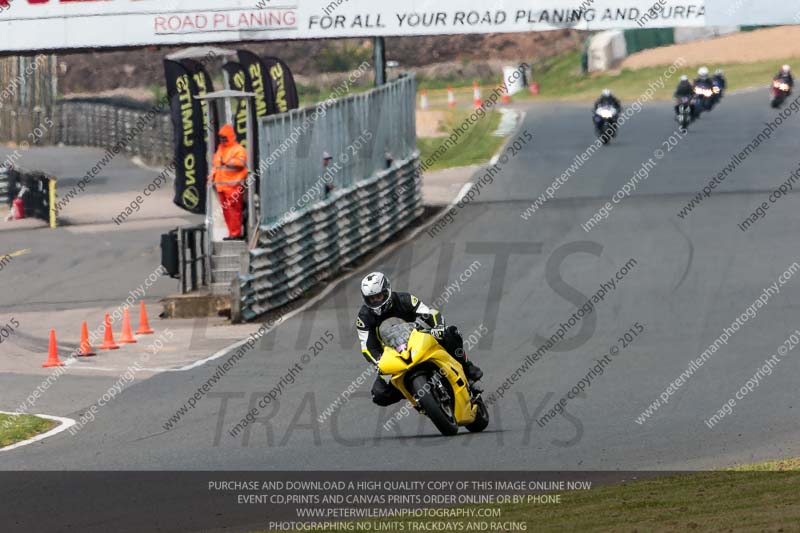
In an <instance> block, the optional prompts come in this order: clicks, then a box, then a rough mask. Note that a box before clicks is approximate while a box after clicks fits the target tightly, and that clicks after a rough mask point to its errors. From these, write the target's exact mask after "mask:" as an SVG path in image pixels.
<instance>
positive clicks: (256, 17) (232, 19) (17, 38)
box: [0, 0, 767, 51]
mask: <svg viewBox="0 0 800 533" xmlns="http://www.w3.org/2000/svg"><path fill="white" fill-rule="evenodd" d="M705 2H706V0H655V1H654V0H494V1H492V2H486V1H485V0H403V1H402V2H386V1H385V0H381V1H377V0H0V36H1V37H0V39H2V41H0V42H2V44H1V45H0V49H2V50H3V51H23V50H24V51H28V50H58V49H65V48H100V47H122V46H137V45H150V44H194V43H209V42H217V43H224V42H238V41H243V40H276V39H311V38H333V37H368V36H378V35H380V36H387V37H388V36H408V35H442V34H464V33H510V32H527V31H543V30H552V29H557V28H576V29H581V30H599V29H612V28H639V27H648V28H652V27H673V26H704V25H705V24H706V13H705V10H706V5H705ZM761 9H767V8H766V7H764V6H762V8H761ZM747 12H748V10H747V9H741V10H740V11H739V15H740V16H741V18H742V19H743V20H742V22H745V20H744V19H746V18H747V14H748V13H747Z"/></svg>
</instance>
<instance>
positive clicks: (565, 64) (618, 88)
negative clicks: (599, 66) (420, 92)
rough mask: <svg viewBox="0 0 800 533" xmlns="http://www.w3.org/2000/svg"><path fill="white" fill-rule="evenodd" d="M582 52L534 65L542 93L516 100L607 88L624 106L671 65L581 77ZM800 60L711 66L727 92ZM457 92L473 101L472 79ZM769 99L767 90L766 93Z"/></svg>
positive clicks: (671, 83) (437, 101)
mask: <svg viewBox="0 0 800 533" xmlns="http://www.w3.org/2000/svg"><path fill="white" fill-rule="evenodd" d="M580 62H581V54H580V51H577V50H576V51H571V52H566V53H563V54H560V55H557V56H554V57H552V58H549V59H547V60H544V61H542V62H541V63H539V64H537V65H536V66H534V81H536V82H537V83H538V84H539V94H538V95H537V96H532V95H530V94H529V93H528V92H527V91H525V92H522V93H518V94H517V95H515V96H514V98H513V99H514V100H515V101H523V102H532V101H542V100H545V101H546V100H566V101H590V100H594V99H595V98H597V97H598V96H599V95H600V92H601V91H602V90H603V89H604V88H609V89H611V90H612V91H613V92H614V94H616V95H617V96H618V97H619V98H620V99H621V100H622V103H623V105H624V104H625V103H626V102H628V103H630V101H632V100H635V99H636V98H638V97H639V96H641V95H642V94H643V93H644V91H645V90H646V89H647V88H648V86H649V84H650V83H657V80H659V78H664V72H665V70H666V69H667V68H668V67H669V65H662V66H658V67H647V68H642V69H637V70H631V69H623V70H620V71H613V72H606V73H601V74H586V75H584V74H582V73H581V69H580ZM798 62H800V58H797V57H789V58H784V59H780V60H770V61H760V62H756V63H723V64H709V65H708V67H709V68H710V69H711V71H712V72H713V71H714V70H716V69H718V68H721V69H723V70H724V71H725V77H726V78H727V80H728V90H729V91H735V90H739V89H746V88H750V87H757V86H761V85H764V86H766V85H767V84H769V82H770V80H771V79H772V77H773V76H774V75H775V73H776V72H777V71H778V69H779V68H780V66H781V65H782V64H784V63H788V64H797V63H798ZM696 70H697V68H696V67H684V68H681V69H679V70H678V71H677V72H675V74H674V75H672V76H671V77H670V78H669V79H665V81H664V87H663V88H661V89H657V90H656V93H655V96H654V97H653V99H654V100H670V99H671V98H672V94H673V93H674V91H675V87H676V86H677V85H678V78H679V77H680V75H681V74H686V75H687V76H689V77H690V78H691V79H694V77H695V76H696ZM452 85H453V86H454V87H455V89H454V91H455V93H456V100H457V101H458V102H460V103H461V104H465V103H466V102H471V101H472V100H471V98H472V80H463V82H462V83H454V84H452ZM490 86H491V82H490V83H489V84H488V85H485V86H484V92H486V91H487V90H488V87H490ZM432 88H433V90H429V93H428V99H429V101H430V102H431V105H432V106H435V107H439V106H445V105H446V100H447V93H446V90H438V87H436V86H435V85H433V86H432ZM764 94H765V99H766V94H767V93H766V89H765V90H764Z"/></svg>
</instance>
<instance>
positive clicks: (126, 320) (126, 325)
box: [119, 307, 136, 344]
mask: <svg viewBox="0 0 800 533" xmlns="http://www.w3.org/2000/svg"><path fill="white" fill-rule="evenodd" d="M135 342H136V339H135V338H134V336H133V332H132V331H131V314H130V313H129V312H128V308H127V307H126V308H125V310H124V311H123V312H122V335H120V337H119V343H120V344H134V343H135Z"/></svg>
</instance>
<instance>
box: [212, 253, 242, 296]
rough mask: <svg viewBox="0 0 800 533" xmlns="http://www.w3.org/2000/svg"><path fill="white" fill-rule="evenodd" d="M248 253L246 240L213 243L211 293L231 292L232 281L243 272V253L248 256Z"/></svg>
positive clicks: (223, 293) (222, 293)
mask: <svg viewBox="0 0 800 533" xmlns="http://www.w3.org/2000/svg"><path fill="white" fill-rule="evenodd" d="M246 254H247V243H245V242H244V241H223V242H215V243H213V245H212V255H211V294H215V295H225V294H230V290H231V289H230V287H231V281H233V280H234V279H235V278H236V275H237V274H238V273H239V272H241V269H242V267H243V255H244V256H245V257H246ZM245 261H246V259H245Z"/></svg>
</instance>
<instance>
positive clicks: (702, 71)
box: [694, 67, 713, 89]
mask: <svg viewBox="0 0 800 533" xmlns="http://www.w3.org/2000/svg"><path fill="white" fill-rule="evenodd" d="M694 85H695V87H702V88H704V89H710V88H711V87H712V86H713V83H712V81H711V78H710V77H709V76H708V67H700V68H699V69H698V70H697V78H695V80H694Z"/></svg>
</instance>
